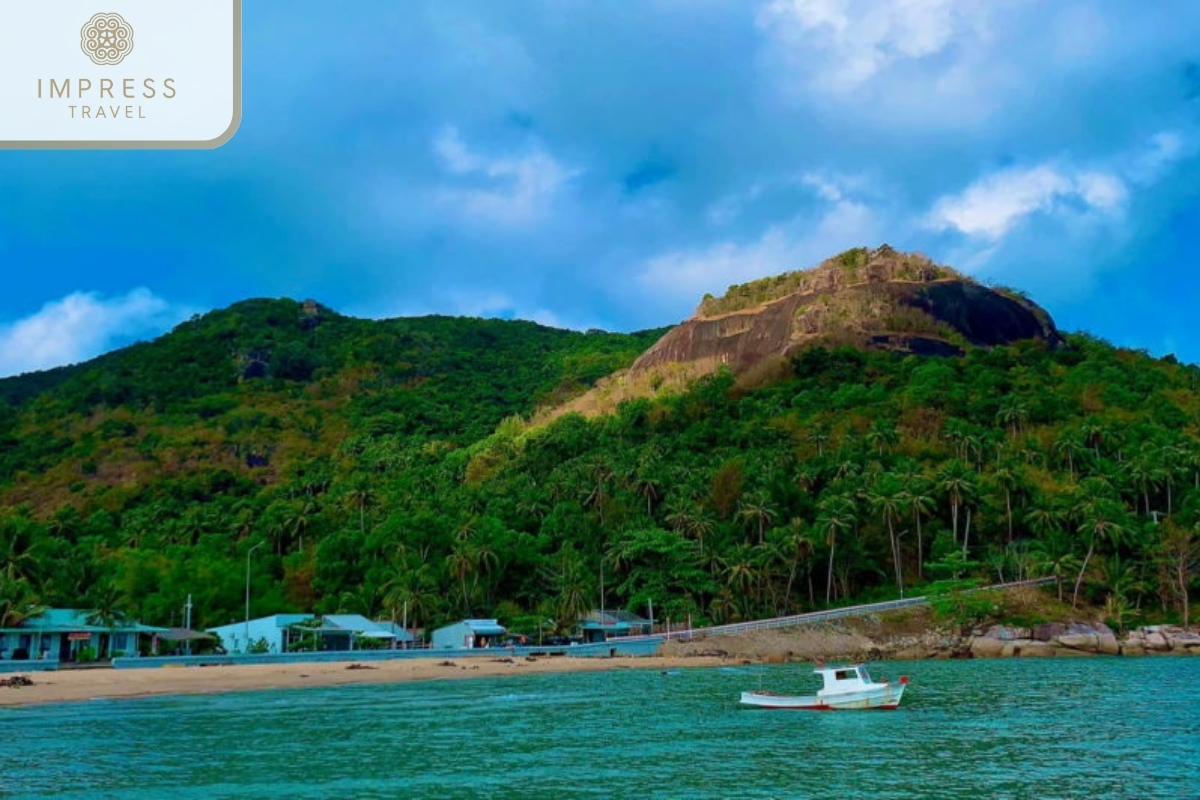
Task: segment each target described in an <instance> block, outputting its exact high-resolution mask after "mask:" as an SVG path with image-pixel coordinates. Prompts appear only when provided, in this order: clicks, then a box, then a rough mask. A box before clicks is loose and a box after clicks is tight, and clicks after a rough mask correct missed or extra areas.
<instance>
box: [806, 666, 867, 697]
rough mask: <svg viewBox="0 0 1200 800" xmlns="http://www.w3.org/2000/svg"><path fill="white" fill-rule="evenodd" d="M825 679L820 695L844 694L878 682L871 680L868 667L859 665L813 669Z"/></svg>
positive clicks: (858, 690)
mask: <svg viewBox="0 0 1200 800" xmlns="http://www.w3.org/2000/svg"><path fill="white" fill-rule="evenodd" d="M813 672H815V673H816V674H818V675H820V676H821V677H822V678H823V679H824V681H825V688H824V689H822V690H821V691H819V692H817V694H818V695H820V696H824V695H830V694H842V693H843V692H860V691H863V690H865V689H869V688H871V687H872V686H875V685H877V684H875V683H874V681H872V680H871V676H870V674H869V673H868V672H867V668H866V667H864V666H862V665H859V666H853V667H818V668H817V669H815V670H813Z"/></svg>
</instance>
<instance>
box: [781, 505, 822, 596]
mask: <svg viewBox="0 0 1200 800" xmlns="http://www.w3.org/2000/svg"><path fill="white" fill-rule="evenodd" d="M816 545H817V539H816V536H815V535H814V532H813V531H811V530H810V529H808V528H806V527H805V525H804V522H803V521H802V520H800V519H793V520H792V521H791V522H789V523H788V525H787V529H786V531H785V538H784V541H783V548H782V549H783V552H785V553H786V554H787V555H788V566H789V569H788V582H787V588H786V589H785V590H784V592H783V604H784V606H787V605H788V604H789V603H790V602H791V597H792V586H793V584H795V582H796V572H797V571H798V570H799V569H800V565H801V564H802V563H803V562H804V561H806V560H807V559H809V558H811V557H812V554H813V551H814V550H815V549H816ZM805 572H807V573H808V602H809V604H810V605H815V604H816V600H815V598H814V597H813V584H812V570H811V569H807V570H805Z"/></svg>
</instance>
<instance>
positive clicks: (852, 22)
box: [758, 0, 987, 91]
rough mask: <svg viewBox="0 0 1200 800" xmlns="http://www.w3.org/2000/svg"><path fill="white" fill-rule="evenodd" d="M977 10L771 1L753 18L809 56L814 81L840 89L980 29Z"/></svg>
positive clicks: (939, 0) (945, 4)
mask: <svg viewBox="0 0 1200 800" xmlns="http://www.w3.org/2000/svg"><path fill="white" fill-rule="evenodd" d="M983 10H984V9H980V8H978V7H977V5H976V4H966V3H962V2H959V0H890V2H884V3H879V2H873V1H871V0H771V2H768V3H767V4H766V5H764V6H763V7H762V8H761V9H760V11H759V14H758V25H759V27H760V28H761V29H762V30H764V31H765V32H766V33H767V35H768V36H769V37H770V39H771V41H772V43H773V44H774V45H775V46H777V47H778V48H780V49H781V50H782V51H783V52H785V53H790V54H791V55H793V56H800V55H802V54H803V55H806V56H810V57H807V58H805V59H804V62H803V63H804V64H806V65H807V68H808V73H809V75H811V76H812V77H813V80H814V82H815V83H816V84H817V85H819V86H820V87H822V88H824V89H828V90H833V91H844V90H847V89H852V88H854V87H857V86H859V85H860V84H862V83H864V82H866V81H868V80H870V79H871V78H873V77H875V76H876V75H877V74H879V73H880V72H883V71H884V70H886V69H887V68H888V67H889V66H891V65H893V64H895V63H898V62H903V61H909V60H915V59H921V58H926V57H930V56H935V55H938V54H940V53H942V52H943V51H946V50H948V49H949V48H951V47H952V46H953V45H954V44H955V43H956V42H958V41H960V40H962V39H963V38H978V37H980V36H982V35H984V33H985V32H986V26H987V15H986V14H983V13H980V12H981V11H983ZM799 65H800V64H799V62H797V63H796V66H799Z"/></svg>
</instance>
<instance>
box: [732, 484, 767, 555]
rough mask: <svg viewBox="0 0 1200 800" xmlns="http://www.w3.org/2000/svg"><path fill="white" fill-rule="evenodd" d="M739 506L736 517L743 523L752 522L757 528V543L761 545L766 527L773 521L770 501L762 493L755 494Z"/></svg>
mask: <svg viewBox="0 0 1200 800" xmlns="http://www.w3.org/2000/svg"><path fill="white" fill-rule="evenodd" d="M739 505H741V508H740V509H739V510H738V516H739V517H741V519H742V520H743V521H745V522H753V523H755V524H756V525H757V527H758V543H759V544H762V543H763V541H764V539H765V537H766V526H768V525H770V524H771V522H772V521H773V520H774V519H775V509H774V508H772V507H771V505H770V500H769V499H768V498H767V497H766V495H764V494H763V493H762V492H755V493H754V494H753V495H751V496H750V497H748V498H746V499H745V500H743V501H742V502H741V503H740V504H739Z"/></svg>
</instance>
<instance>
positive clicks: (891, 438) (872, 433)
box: [866, 419, 900, 456]
mask: <svg viewBox="0 0 1200 800" xmlns="http://www.w3.org/2000/svg"><path fill="white" fill-rule="evenodd" d="M866 441H867V444H868V445H870V446H871V447H873V448H875V450H877V451H878V453H879V455H880V456H882V455H883V451H884V450H885V449H886V448H888V447H893V446H895V445H896V444H897V443H898V442H899V441H900V434H899V433H897V432H896V426H895V425H894V424H893V423H892V422H891V421H889V420H883V419H877V420H875V422H874V423H872V425H871V429H870V430H869V431H867V436H866Z"/></svg>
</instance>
